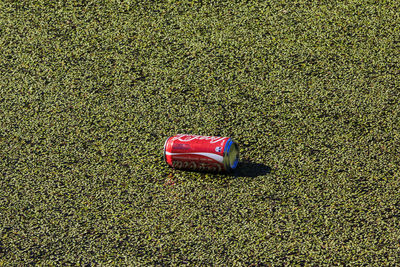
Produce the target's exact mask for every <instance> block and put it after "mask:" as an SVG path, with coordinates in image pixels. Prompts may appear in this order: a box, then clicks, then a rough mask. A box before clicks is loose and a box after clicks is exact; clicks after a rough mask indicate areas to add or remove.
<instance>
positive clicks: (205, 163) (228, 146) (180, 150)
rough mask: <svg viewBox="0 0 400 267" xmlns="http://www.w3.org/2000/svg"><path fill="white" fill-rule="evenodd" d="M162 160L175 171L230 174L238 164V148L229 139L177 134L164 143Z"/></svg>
mask: <svg viewBox="0 0 400 267" xmlns="http://www.w3.org/2000/svg"><path fill="white" fill-rule="evenodd" d="M164 159H165V161H166V162H167V164H168V165H169V166H171V167H173V168H176V169H186V170H195V171H211V172H230V171H232V170H233V169H235V168H236V166H237V165H238V163H239V147H238V145H237V144H236V143H235V142H234V141H233V140H232V139H231V138H229V137H220V136H202V135H191V134H177V135H175V136H170V137H168V138H167V140H166V141H165V144H164Z"/></svg>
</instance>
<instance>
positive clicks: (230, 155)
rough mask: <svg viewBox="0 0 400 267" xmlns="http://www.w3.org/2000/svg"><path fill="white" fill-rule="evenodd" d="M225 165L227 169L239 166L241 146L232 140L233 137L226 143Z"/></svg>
mask: <svg viewBox="0 0 400 267" xmlns="http://www.w3.org/2000/svg"><path fill="white" fill-rule="evenodd" d="M224 152H225V153H224V154H225V157H226V158H225V159H226V161H225V160H224V161H225V167H226V169H227V170H228V171H229V170H233V169H235V168H236V167H237V165H238V163H239V147H238V145H237V144H236V143H235V142H233V141H232V139H229V140H228V142H227V143H226V146H225V150H224Z"/></svg>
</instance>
